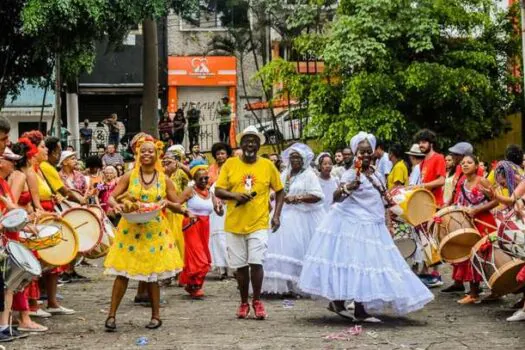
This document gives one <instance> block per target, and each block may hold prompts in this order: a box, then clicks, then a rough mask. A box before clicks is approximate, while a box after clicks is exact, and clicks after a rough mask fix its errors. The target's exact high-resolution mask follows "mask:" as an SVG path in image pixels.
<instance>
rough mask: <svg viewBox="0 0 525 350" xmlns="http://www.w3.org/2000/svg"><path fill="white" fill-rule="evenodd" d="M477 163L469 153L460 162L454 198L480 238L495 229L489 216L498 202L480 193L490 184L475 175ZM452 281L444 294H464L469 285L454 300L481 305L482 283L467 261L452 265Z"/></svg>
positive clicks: (479, 276)
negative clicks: (462, 179) (465, 210)
mask: <svg viewBox="0 0 525 350" xmlns="http://www.w3.org/2000/svg"><path fill="white" fill-rule="evenodd" d="M478 168H479V161H478V159H477V157H475V156H474V155H472V154H467V155H465V156H464V157H463V160H462V161H461V169H462V174H463V177H464V181H462V182H461V185H460V187H459V193H458V194H457V196H456V200H455V203H454V204H456V205H457V206H460V207H465V208H467V213H468V215H469V216H470V217H472V218H474V220H475V222H474V224H475V226H476V229H477V230H478V232H479V233H480V234H481V236H483V237H484V236H486V235H488V234H489V233H492V232H493V231H494V230H495V228H496V220H495V219H494V216H493V215H492V213H491V210H492V209H493V208H495V207H496V206H497V205H498V203H497V201H495V200H490V199H489V198H488V197H487V196H485V194H484V193H483V192H484V190H485V189H488V188H490V183H489V181H488V180H487V179H485V178H484V177H483V176H479V175H478ZM452 266H453V268H454V269H453V272H452V279H453V280H454V285H453V286H451V287H449V288H447V289H448V291H451V290H453V291H460V292H462V291H464V290H465V287H464V285H463V284H464V283H465V282H469V284H470V292H469V294H467V295H466V296H465V297H464V298H462V299H460V300H458V303H459V304H478V303H480V302H481V299H480V297H479V294H480V288H479V284H480V282H481V281H482V277H481V275H480V274H479V273H478V272H477V271H475V269H474V268H473V266H472V263H471V262H470V260H467V261H465V262H462V263H459V264H452Z"/></svg>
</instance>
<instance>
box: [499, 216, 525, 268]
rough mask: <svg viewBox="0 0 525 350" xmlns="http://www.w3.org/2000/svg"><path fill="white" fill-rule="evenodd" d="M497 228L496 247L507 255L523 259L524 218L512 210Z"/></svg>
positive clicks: (524, 247)
mask: <svg viewBox="0 0 525 350" xmlns="http://www.w3.org/2000/svg"><path fill="white" fill-rule="evenodd" d="M501 219H502V220H501V223H500V225H499V227H498V245H499V247H500V248H501V249H502V250H503V251H505V252H506V253H507V254H509V255H511V256H513V257H515V258H520V259H525V218H520V217H518V216H516V213H515V212H514V211H513V210H512V211H511V212H509V213H507V214H506V215H504V216H503V217H502V218H501Z"/></svg>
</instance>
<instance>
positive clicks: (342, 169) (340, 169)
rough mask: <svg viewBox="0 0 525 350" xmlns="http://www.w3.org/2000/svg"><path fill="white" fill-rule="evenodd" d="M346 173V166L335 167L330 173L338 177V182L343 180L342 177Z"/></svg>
mask: <svg viewBox="0 0 525 350" xmlns="http://www.w3.org/2000/svg"><path fill="white" fill-rule="evenodd" d="M345 171H346V169H345V167H344V166H339V165H334V167H333V168H332V171H331V172H330V175H332V176H334V177H336V178H337V179H338V180H341V176H343V174H344V172H345Z"/></svg>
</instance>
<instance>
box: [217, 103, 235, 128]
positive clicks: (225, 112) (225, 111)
mask: <svg viewBox="0 0 525 350" xmlns="http://www.w3.org/2000/svg"><path fill="white" fill-rule="evenodd" d="M217 114H219V120H220V123H221V124H227V123H229V122H231V114H232V107H231V106H230V105H229V104H227V105H225V104H223V105H222V106H221V107H220V108H219V109H218V110H217Z"/></svg>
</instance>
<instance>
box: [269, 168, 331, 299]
mask: <svg viewBox="0 0 525 350" xmlns="http://www.w3.org/2000/svg"><path fill="white" fill-rule="evenodd" d="M282 177H283V182H285V181H286V172H285V174H283V176H282ZM292 180H293V181H290V187H289V190H288V193H286V196H298V195H314V196H316V197H318V198H320V199H321V201H319V202H317V203H300V204H286V203H285V204H284V206H283V210H282V213H281V226H280V227H279V229H278V230H277V231H276V232H275V233H270V236H269V238H268V250H267V252H266V256H265V258H264V264H263V266H264V281H263V292H266V293H276V294H285V293H288V292H291V291H297V288H296V285H297V282H298V280H299V276H300V275H301V269H302V266H303V259H304V255H305V254H306V250H307V249H308V245H309V244H310V240H311V239H312V236H313V234H314V232H315V229H316V228H317V225H318V224H319V222H320V221H321V219H322V217H323V215H324V213H325V211H324V207H323V203H322V200H323V198H324V194H323V191H322V189H321V185H320V183H319V181H318V177H317V176H316V175H315V173H314V171H313V170H312V169H311V168H307V169H306V170H304V171H303V172H302V173H300V174H299V175H297V176H295V177H293V178H292Z"/></svg>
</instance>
